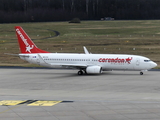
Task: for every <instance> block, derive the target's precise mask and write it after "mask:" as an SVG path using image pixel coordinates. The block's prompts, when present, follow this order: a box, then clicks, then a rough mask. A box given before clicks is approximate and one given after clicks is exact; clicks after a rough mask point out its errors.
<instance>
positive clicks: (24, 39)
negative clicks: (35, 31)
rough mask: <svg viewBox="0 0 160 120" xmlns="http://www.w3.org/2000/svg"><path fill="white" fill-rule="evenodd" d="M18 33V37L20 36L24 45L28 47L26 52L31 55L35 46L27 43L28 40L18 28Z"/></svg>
mask: <svg viewBox="0 0 160 120" xmlns="http://www.w3.org/2000/svg"><path fill="white" fill-rule="evenodd" d="M16 32H17V33H18V35H19V36H20V38H21V39H22V41H23V42H24V44H25V45H26V52H29V53H31V49H33V47H34V45H32V46H31V45H29V43H28V42H27V39H26V38H25V37H24V36H23V34H22V33H21V31H20V30H19V29H18V28H17V29H16Z"/></svg>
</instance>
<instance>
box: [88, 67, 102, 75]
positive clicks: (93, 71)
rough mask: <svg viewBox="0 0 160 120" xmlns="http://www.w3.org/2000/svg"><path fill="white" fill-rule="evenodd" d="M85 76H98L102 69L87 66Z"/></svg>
mask: <svg viewBox="0 0 160 120" xmlns="http://www.w3.org/2000/svg"><path fill="white" fill-rule="evenodd" d="M86 72H87V74H100V73H102V67H100V66H89V67H87V68H86Z"/></svg>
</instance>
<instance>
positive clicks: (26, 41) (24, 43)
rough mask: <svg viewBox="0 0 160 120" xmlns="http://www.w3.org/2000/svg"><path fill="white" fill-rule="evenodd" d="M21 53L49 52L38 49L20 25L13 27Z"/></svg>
mask: <svg viewBox="0 0 160 120" xmlns="http://www.w3.org/2000/svg"><path fill="white" fill-rule="evenodd" d="M15 30H16V35H17V38H18V42H19V46H20V50H21V53H28V54H29V53H49V52H47V51H44V50H41V49H39V48H38V47H37V46H36V45H35V44H34V42H33V41H32V40H31V39H30V38H29V36H28V35H27V34H26V32H25V31H24V30H23V29H22V27H20V26H16V27H15Z"/></svg>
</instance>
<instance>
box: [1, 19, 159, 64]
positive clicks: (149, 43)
mask: <svg viewBox="0 0 160 120" xmlns="http://www.w3.org/2000/svg"><path fill="white" fill-rule="evenodd" d="M14 26H22V27H23V29H24V30H25V31H26V33H27V34H28V35H29V36H30V37H31V38H32V39H33V40H34V42H35V43H36V45H37V46H38V47H39V48H41V49H43V50H48V51H49V52H61V53H62V52H65V53H66V52H67V53H83V48H82V47H83V46H86V47H87V48H88V50H89V51H90V52H92V53H104V54H107V53H113V54H136V55H143V56H146V57H149V58H151V59H152V60H153V61H156V62H157V63H160V20H146V21H141V20H137V21H82V22H81V23H80V24H71V23H68V22H45V23H16V24H0V65H1V66H34V65H31V64H29V63H27V62H25V61H22V60H20V59H19V58H18V57H15V56H8V55H4V53H19V46H18V43H17V38H16V35H15V30H14ZM51 30H56V31H59V32H60V36H58V37H53V36H55V33H54V32H53V31H51ZM50 36H51V37H52V38H49V39H44V38H47V37H50ZM158 67H160V66H158Z"/></svg>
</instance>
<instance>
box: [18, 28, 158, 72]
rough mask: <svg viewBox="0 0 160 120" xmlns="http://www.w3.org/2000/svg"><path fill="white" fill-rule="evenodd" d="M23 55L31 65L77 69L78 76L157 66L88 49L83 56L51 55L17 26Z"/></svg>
mask: <svg viewBox="0 0 160 120" xmlns="http://www.w3.org/2000/svg"><path fill="white" fill-rule="evenodd" d="M15 31H16V35H17V38H18V43H19V46H20V51H21V53H20V54H18V56H19V57H20V58H21V59H23V60H25V61H28V62H29V63H33V64H38V65H41V66H45V67H51V68H55V67H60V68H76V69H79V71H78V73H77V74H78V75H83V74H101V73H102V72H103V71H109V70H124V71H127V70H133V71H140V75H143V72H144V71H147V70H149V69H152V68H154V67H156V66H157V64H156V63H155V62H153V61H151V60H150V59H149V58H147V57H143V56H139V55H127V54H92V53H89V52H88V50H87V49H86V47H84V52H85V53H82V54H77V53H50V52H48V51H44V50H41V49H39V48H38V47H37V46H36V45H35V44H34V42H33V41H32V40H31V39H30V37H29V36H28V35H27V34H26V32H25V31H24V30H23V28H22V27H20V26H15Z"/></svg>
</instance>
